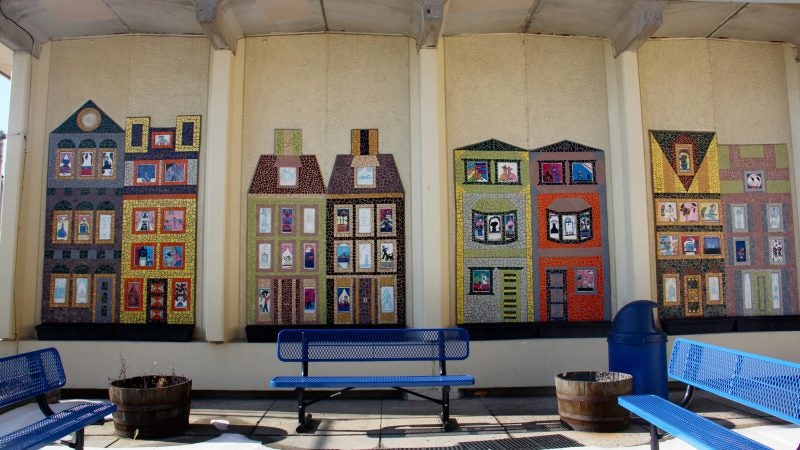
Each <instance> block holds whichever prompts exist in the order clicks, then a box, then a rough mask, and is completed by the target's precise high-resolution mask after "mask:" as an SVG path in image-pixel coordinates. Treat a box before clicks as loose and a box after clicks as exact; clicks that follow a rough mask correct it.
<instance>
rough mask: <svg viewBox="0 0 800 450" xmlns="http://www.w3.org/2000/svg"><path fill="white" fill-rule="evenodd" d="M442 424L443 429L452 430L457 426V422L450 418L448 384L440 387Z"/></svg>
mask: <svg viewBox="0 0 800 450" xmlns="http://www.w3.org/2000/svg"><path fill="white" fill-rule="evenodd" d="M441 419H442V425H443V426H444V431H453V430H455V429H456V428H458V422H456V420H455V419H451V418H450V386H443V387H442V415H441Z"/></svg>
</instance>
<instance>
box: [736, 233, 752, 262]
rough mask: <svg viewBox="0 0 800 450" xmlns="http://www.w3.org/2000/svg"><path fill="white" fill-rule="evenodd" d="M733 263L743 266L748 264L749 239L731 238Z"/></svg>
mask: <svg viewBox="0 0 800 450" xmlns="http://www.w3.org/2000/svg"><path fill="white" fill-rule="evenodd" d="M733 264H734V265H736V266H744V265H749V264H750V240H749V239H739V238H734V239H733Z"/></svg>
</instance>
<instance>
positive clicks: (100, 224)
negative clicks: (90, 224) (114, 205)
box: [95, 211, 116, 244]
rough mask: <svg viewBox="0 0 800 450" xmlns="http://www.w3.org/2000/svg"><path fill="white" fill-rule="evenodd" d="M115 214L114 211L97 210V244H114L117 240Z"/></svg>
mask: <svg viewBox="0 0 800 450" xmlns="http://www.w3.org/2000/svg"><path fill="white" fill-rule="evenodd" d="M114 222H115V216H114V212H113V211H97V219H96V221H95V229H96V230H97V235H96V236H95V243H97V244H113V243H114V242H115V240H114V238H115V236H114V232H115V230H116V228H115V227H114Z"/></svg>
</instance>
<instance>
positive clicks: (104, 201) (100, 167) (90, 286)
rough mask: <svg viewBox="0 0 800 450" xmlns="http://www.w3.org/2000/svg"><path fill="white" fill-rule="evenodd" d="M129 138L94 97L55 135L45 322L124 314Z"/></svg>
mask: <svg viewBox="0 0 800 450" xmlns="http://www.w3.org/2000/svg"><path fill="white" fill-rule="evenodd" d="M124 137H125V132H124V130H123V129H122V128H121V127H120V126H119V125H117V123H116V122H114V121H113V120H112V119H111V118H110V117H108V116H107V115H106V114H105V113H104V112H103V110H101V109H100V108H99V107H98V106H97V105H96V104H95V103H94V102H92V101H91V100H89V101H87V102H86V103H84V104H83V106H81V107H80V108H78V110H77V111H75V113H73V114H72V115H71V116H70V117H69V118H67V119H66V120H65V121H64V122H63V123H61V125H59V126H58V127H57V128H56V129H54V130H53V131H52V132H51V133H50V144H49V151H48V160H47V197H46V200H45V211H46V215H45V234H44V278H43V280H42V286H43V289H42V323H110V322H113V321H116V320H118V318H119V311H118V310H117V309H116V307H115V301H114V300H115V298H116V294H117V292H118V289H119V283H120V258H121V252H120V249H121V242H122V234H121V223H122V220H121V219H122V216H121V214H122V194H123V189H122V187H123V176H124V166H123V165H122V164H121V163H120V162H121V161H122V160H123V153H122V150H123V148H124V144H123V142H124Z"/></svg>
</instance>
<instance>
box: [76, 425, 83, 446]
mask: <svg viewBox="0 0 800 450" xmlns="http://www.w3.org/2000/svg"><path fill="white" fill-rule="evenodd" d="M75 450H83V428H81V429H80V430H78V431H76V432H75Z"/></svg>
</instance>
